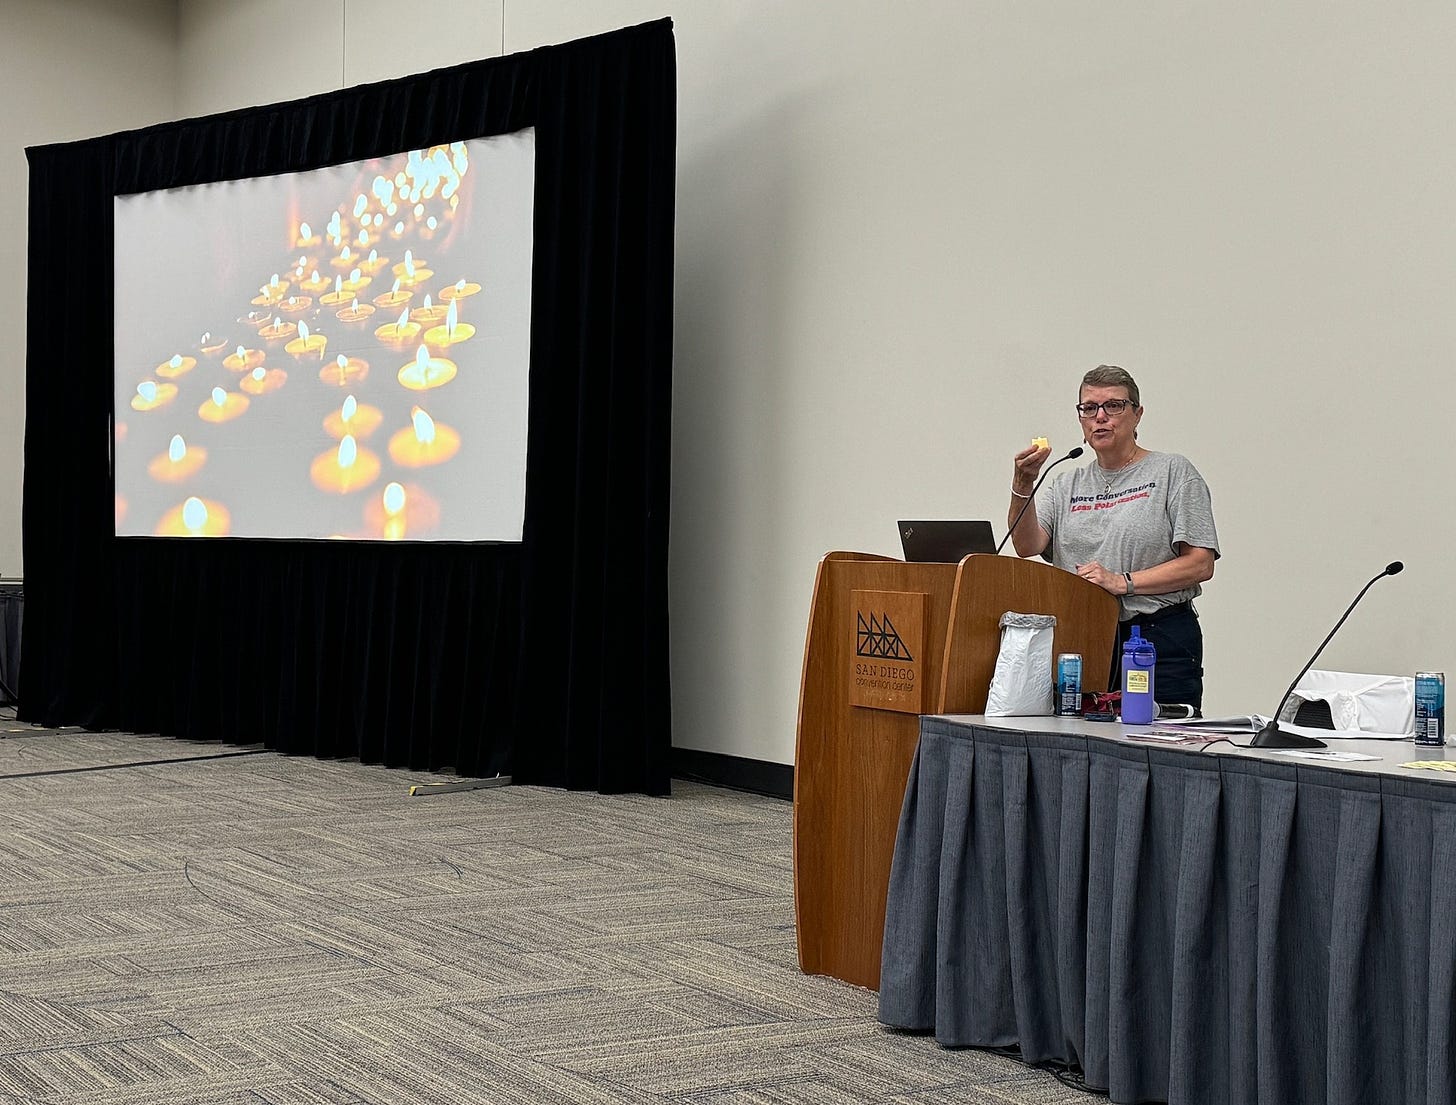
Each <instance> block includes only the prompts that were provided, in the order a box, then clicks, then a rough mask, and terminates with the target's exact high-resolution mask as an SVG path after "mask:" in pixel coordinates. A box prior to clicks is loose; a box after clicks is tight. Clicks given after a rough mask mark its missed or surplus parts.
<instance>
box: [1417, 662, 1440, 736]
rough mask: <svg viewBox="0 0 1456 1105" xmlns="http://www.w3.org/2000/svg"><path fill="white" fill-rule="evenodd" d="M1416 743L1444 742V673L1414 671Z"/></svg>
mask: <svg viewBox="0 0 1456 1105" xmlns="http://www.w3.org/2000/svg"><path fill="white" fill-rule="evenodd" d="M1416 743H1417V744H1445V743H1446V673H1445V672H1440V671H1418V672H1416Z"/></svg>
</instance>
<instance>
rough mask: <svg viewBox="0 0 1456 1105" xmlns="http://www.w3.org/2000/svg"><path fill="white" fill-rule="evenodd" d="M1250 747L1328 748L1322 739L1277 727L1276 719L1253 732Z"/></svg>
mask: <svg viewBox="0 0 1456 1105" xmlns="http://www.w3.org/2000/svg"><path fill="white" fill-rule="evenodd" d="M1249 747H1250V748H1328V747H1329V745H1327V744H1326V743H1325V742H1324V741H1322V740H1318V739H1317V738H1315V737H1306V736H1304V735H1303V734H1301V733H1289V732H1286V731H1285V730H1283V729H1281V728H1279V723H1278V722H1277V721H1271V722H1270V723H1269V724H1268V725H1266V726H1264V728H1262V729H1260V730H1259V731H1258V732H1257V733H1255V734H1254V739H1253V740H1252V741H1250V742H1249Z"/></svg>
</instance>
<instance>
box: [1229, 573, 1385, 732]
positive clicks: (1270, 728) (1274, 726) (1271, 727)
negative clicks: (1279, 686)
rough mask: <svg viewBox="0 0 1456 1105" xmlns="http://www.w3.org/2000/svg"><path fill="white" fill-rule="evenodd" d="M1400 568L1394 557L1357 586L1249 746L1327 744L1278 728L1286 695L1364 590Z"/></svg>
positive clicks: (1316, 657)
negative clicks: (1379, 571) (1353, 597)
mask: <svg viewBox="0 0 1456 1105" xmlns="http://www.w3.org/2000/svg"><path fill="white" fill-rule="evenodd" d="M1403 571H1405V565H1404V564H1402V563H1401V562H1400V561H1399V560H1393V561H1391V562H1390V563H1389V564H1387V565H1386V566H1385V570H1384V571H1383V572H1381V573H1380V574H1379V575H1378V576H1376V577H1375V579H1372V580H1371V581H1370V582H1369V583H1367V584H1365V586H1364V587H1362V588H1360V593H1359V594H1358V595H1356V596H1355V601H1354V602H1352V603H1350V605H1349V606H1347V607H1346V608H1345V612H1344V613H1343V614H1341V615H1340V620H1339V621H1337V622H1336V623H1335V628H1334V629H1332V630H1330V633H1329V636H1328V637H1326V638H1325V639H1324V640H1323V641H1321V642H1320V646H1319V648H1317V649H1315V650H1314V655H1313V656H1311V657H1310V658H1309V663H1307V664H1305V665H1304V667H1302V668H1300V669H1299V674H1298V675H1296V676H1295V677H1294V682H1293V683H1291V684H1289V690H1287V691H1285V692H1284V697H1283V698H1281V699H1280V700H1279V706H1278V708H1277V709H1275V711H1274V719H1273V720H1272V721H1270V722H1269V724H1268V725H1266V726H1264V728H1262V729H1260V730H1259V731H1258V733H1256V734H1255V735H1254V739H1253V740H1252V741H1251V742H1249V747H1250V748H1325V747H1327V745H1326V744H1325V742H1324V741H1322V740H1317V739H1315V738H1314V737H1306V736H1304V735H1303V734H1302V733H1291V732H1289V731H1288V730H1285V729H1281V728H1279V715H1280V714H1281V713H1283V712H1284V704H1285V703H1286V702H1288V701H1289V696H1290V695H1292V694H1293V693H1294V688H1295V687H1297V686H1299V681H1300V680H1301V679H1303V678H1304V673H1305V672H1307V671H1309V669H1310V668H1312V667H1314V662H1315V661H1316V660H1318V659H1319V654H1320V653H1321V652H1323V651H1324V650H1325V645H1327V644H1329V643H1330V640H1331V638H1333V637H1334V635H1335V634H1336V633H1338V632H1339V631H1340V626H1342V625H1344V624H1345V619H1346V618H1348V617H1349V616H1350V612H1351V611H1352V610H1354V609H1355V607H1356V606H1358V605H1359V603H1360V600H1361V599H1363V598H1364V597H1365V592H1366V591H1368V590H1370V588H1372V587H1374V586H1375V583H1376V580H1381V579H1384V578H1385V577H1386V576H1393V575H1399V574H1400V573H1401V572H1403Z"/></svg>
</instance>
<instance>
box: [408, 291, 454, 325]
mask: <svg viewBox="0 0 1456 1105" xmlns="http://www.w3.org/2000/svg"><path fill="white" fill-rule="evenodd" d="M449 310H450V308H449V307H447V306H445V304H443V303H431V302H430V297H429V296H425V305H424V306H423V307H416V308H415V309H414V310H413V311H411V312H410V318H411V319H413V320H414V321H415V322H418V323H419V324H420V325H421V326H434V325H435V323H437V322H440V321H441V320H442V319H444V318H445V315H446V314H447V313H448V312H449Z"/></svg>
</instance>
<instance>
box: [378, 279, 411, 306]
mask: <svg viewBox="0 0 1456 1105" xmlns="http://www.w3.org/2000/svg"><path fill="white" fill-rule="evenodd" d="M414 297H415V293H414V292H402V291H400V290H399V281H398V280H396V281H395V282H394V287H393V288H391V289H390V290H389V291H387V292H385V293H384V294H383V295H376V296H375V297H374V305H375V306H376V307H378V308H380V309H381V310H385V311H392V310H394V309H395V308H396V307H401V306H403V305H404V304H406V303H408V302H409V301H410V300H411V299H413V298H414Z"/></svg>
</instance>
